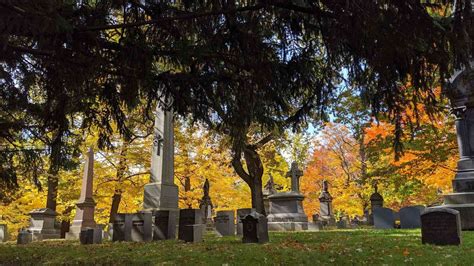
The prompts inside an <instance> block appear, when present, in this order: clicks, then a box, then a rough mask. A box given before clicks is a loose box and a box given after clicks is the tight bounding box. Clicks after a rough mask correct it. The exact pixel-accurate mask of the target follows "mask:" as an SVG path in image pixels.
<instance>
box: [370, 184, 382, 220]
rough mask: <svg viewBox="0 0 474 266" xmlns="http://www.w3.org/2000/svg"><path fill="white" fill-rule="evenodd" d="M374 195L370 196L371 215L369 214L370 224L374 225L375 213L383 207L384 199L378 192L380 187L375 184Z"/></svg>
mask: <svg viewBox="0 0 474 266" xmlns="http://www.w3.org/2000/svg"><path fill="white" fill-rule="evenodd" d="M374 190H375V191H374V193H373V194H372V195H370V214H369V224H370V225H373V224H374V211H375V209H377V208H382V207H383V197H382V195H380V193H379V191H378V185H377V184H374Z"/></svg>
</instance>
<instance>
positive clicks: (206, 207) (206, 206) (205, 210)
mask: <svg viewBox="0 0 474 266" xmlns="http://www.w3.org/2000/svg"><path fill="white" fill-rule="evenodd" d="M202 191H203V196H202V199H201V201H200V203H199V209H201V211H202V214H203V215H202V219H203V223H204V224H205V225H206V229H208V230H212V228H213V221H212V213H213V207H214V206H213V205H212V200H211V197H210V196H209V180H207V178H206V181H204V185H203V187H202Z"/></svg>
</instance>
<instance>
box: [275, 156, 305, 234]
mask: <svg viewBox="0 0 474 266" xmlns="http://www.w3.org/2000/svg"><path fill="white" fill-rule="evenodd" d="M286 176H287V177H290V178H291V191H290V192H280V193H276V194H273V195H270V196H269V197H268V199H269V200H270V211H269V215H268V216H267V217H268V229H269V230H274V231H301V230H308V216H306V214H305V213H304V209H303V200H304V198H305V197H304V195H302V194H301V193H300V191H299V180H300V178H301V177H302V176H303V171H301V170H300V169H299V168H298V164H297V163H296V162H293V163H292V164H291V168H290V170H289V171H288V173H287V174H286Z"/></svg>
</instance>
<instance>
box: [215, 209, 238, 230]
mask: <svg viewBox="0 0 474 266" xmlns="http://www.w3.org/2000/svg"><path fill="white" fill-rule="evenodd" d="M214 223H215V226H216V231H217V233H218V234H219V235H221V236H233V235H235V226H234V211H218V212H217V214H216V217H214Z"/></svg>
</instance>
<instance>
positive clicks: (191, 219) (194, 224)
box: [178, 209, 204, 243]
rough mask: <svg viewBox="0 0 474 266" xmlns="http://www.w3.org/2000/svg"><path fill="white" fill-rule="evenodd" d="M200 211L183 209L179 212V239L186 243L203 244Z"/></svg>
mask: <svg viewBox="0 0 474 266" xmlns="http://www.w3.org/2000/svg"><path fill="white" fill-rule="evenodd" d="M202 221H203V220H202V211H201V210H200V209H183V210H180V211H179V231H178V239H179V240H183V241H185V242H193V243H196V242H201V241H202V234H203V227H204V224H203V223H202Z"/></svg>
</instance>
